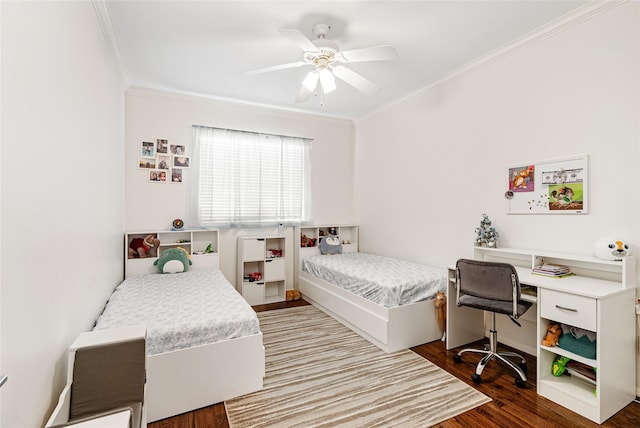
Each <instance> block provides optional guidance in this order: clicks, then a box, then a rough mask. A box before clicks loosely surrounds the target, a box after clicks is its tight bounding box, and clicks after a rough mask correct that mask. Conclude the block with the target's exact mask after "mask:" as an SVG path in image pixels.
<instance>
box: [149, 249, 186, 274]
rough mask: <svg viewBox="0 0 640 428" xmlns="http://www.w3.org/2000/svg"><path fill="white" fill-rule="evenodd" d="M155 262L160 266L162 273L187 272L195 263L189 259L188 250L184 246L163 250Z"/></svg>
mask: <svg viewBox="0 0 640 428" xmlns="http://www.w3.org/2000/svg"><path fill="white" fill-rule="evenodd" d="M153 264H154V265H155V266H158V270H159V271H160V273H180V272H186V271H187V269H189V266H190V265H192V264H193V263H192V262H191V259H189V253H188V252H187V250H185V249H184V248H182V247H175V248H167V249H166V250H163V251H162V253H161V254H160V257H158V259H157V260H156V261H155V262H153Z"/></svg>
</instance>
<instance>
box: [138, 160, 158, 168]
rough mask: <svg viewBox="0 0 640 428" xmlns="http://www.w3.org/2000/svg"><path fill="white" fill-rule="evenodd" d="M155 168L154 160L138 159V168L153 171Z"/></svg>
mask: <svg viewBox="0 0 640 428" xmlns="http://www.w3.org/2000/svg"><path fill="white" fill-rule="evenodd" d="M155 167H156V159H155V158H139V159H138V168H144V169H155Z"/></svg>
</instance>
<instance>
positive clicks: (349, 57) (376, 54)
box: [342, 45, 400, 62]
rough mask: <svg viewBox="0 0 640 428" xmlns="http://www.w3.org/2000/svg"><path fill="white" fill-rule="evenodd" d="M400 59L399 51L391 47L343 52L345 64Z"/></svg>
mask: <svg viewBox="0 0 640 428" xmlns="http://www.w3.org/2000/svg"><path fill="white" fill-rule="evenodd" d="M399 57H400V56H399V55H398V51H397V50H396V48H394V47H393V46H391V45H385V46H373V47H370V48H362V49H353V50H350V51H344V52H342V59H344V61H343V62H362V61H391V60H395V59H398V58H399Z"/></svg>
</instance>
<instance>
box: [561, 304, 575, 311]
mask: <svg viewBox="0 0 640 428" xmlns="http://www.w3.org/2000/svg"><path fill="white" fill-rule="evenodd" d="M556 308H558V309H562V310H564V311H569V312H578V310H577V309H572V308H565V307H564V306H560V305H556Z"/></svg>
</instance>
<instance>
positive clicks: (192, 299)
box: [94, 268, 260, 355]
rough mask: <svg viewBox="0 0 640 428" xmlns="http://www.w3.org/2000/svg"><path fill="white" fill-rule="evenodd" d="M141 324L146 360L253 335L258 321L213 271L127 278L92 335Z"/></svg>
mask: <svg viewBox="0 0 640 428" xmlns="http://www.w3.org/2000/svg"><path fill="white" fill-rule="evenodd" d="M140 322H146V323H147V354H148V355H153V354H159V353H163V352H168V351H174V350H177V349H185V348H189V347H192V346H197V345H202V344H205V343H213V342H219V341H222V340H227V339H233V338H237V337H242V336H247V335H251V334H256V333H258V332H259V331H260V326H259V323H258V317H257V316H256V313H255V311H254V310H253V309H251V306H249V304H248V303H247V301H246V300H245V299H244V298H243V297H242V296H241V295H240V294H239V293H238V292H237V291H236V289H235V288H234V287H233V286H232V285H231V284H230V283H229V281H227V279H226V278H225V277H224V275H223V274H222V272H220V270H218V269H214V268H212V269H196V270H190V271H188V272H185V273H179V274H148V275H140V276H134V277H131V278H127V279H126V280H125V281H124V282H123V283H121V284H120V285H119V286H118V287H116V289H115V291H114V292H113V294H112V295H111V297H110V298H109V301H108V302H107V305H106V306H105V308H104V311H103V312H102V315H100V317H99V318H98V321H97V322H96V326H95V327H94V330H98V329H103V328H109V327H118V326H125V325H133V324H138V323H140Z"/></svg>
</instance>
